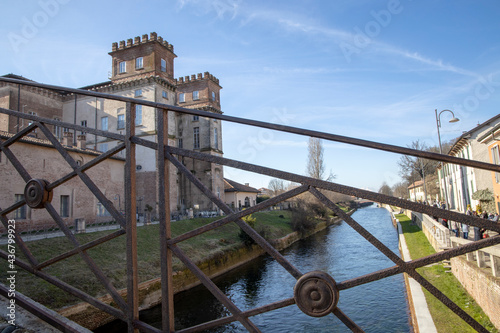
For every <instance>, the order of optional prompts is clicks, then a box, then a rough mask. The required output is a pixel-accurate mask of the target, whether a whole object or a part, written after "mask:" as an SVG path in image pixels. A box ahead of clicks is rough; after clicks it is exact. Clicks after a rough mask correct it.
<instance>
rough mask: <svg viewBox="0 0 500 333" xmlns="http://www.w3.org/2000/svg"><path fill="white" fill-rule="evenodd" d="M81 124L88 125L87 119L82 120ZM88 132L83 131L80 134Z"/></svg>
mask: <svg viewBox="0 0 500 333" xmlns="http://www.w3.org/2000/svg"><path fill="white" fill-rule="evenodd" d="M80 125H82V126H83V127H87V121H86V120H82V121H81V122H80ZM85 133H86V132H84V131H82V132H81V133H80V134H85Z"/></svg>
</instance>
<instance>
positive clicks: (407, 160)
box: [378, 140, 453, 199]
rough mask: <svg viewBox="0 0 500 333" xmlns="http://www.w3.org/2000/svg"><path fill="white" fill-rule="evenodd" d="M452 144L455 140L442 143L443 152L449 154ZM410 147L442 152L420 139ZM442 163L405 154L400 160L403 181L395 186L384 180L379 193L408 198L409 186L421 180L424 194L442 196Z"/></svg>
mask: <svg viewBox="0 0 500 333" xmlns="http://www.w3.org/2000/svg"><path fill="white" fill-rule="evenodd" d="M452 146H453V141H448V142H444V143H442V148H443V154H447V153H448V152H449V151H450V149H451V147H452ZM408 148H412V149H416V150H421V151H428V152H434V153H440V151H439V147H437V146H428V145H427V144H425V143H424V142H421V141H420V140H416V141H413V142H412V143H411V145H408ZM440 163H441V162H439V161H435V160H429V159H426V158H422V157H414V156H408V155H403V156H401V157H400V159H399V160H398V168H399V175H400V176H401V178H402V181H400V182H398V183H396V184H394V185H393V186H389V185H388V184H387V183H386V182H385V181H384V182H383V183H382V185H381V186H380V188H379V190H378V193H381V194H385V195H390V196H395V197H399V198H404V199H408V198H409V191H408V187H409V186H410V185H411V184H413V183H415V182H417V181H419V180H421V181H422V182H423V188H424V193H425V194H424V195H425V197H426V198H428V197H431V198H436V197H440V190H439V179H438V170H439V166H440Z"/></svg>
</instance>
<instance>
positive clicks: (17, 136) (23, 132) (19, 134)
mask: <svg viewBox="0 0 500 333" xmlns="http://www.w3.org/2000/svg"><path fill="white" fill-rule="evenodd" d="M35 128H36V125H35V123H32V124H31V125H28V127H26V128H24V129H22V130H20V131H19V132H17V133H16V134H14V136H13V137H11V138H9V139H7V140H5V141H4V142H2V143H0V145H2V146H3V147H8V146H10V145H12V144H13V143H15V142H16V141H19V140H21V139H22V138H23V137H24V136H25V135H27V134H28V133H29V132H31V131H32V130H34V129H35Z"/></svg>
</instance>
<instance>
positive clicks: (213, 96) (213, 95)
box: [212, 91, 215, 101]
mask: <svg viewBox="0 0 500 333" xmlns="http://www.w3.org/2000/svg"><path fill="white" fill-rule="evenodd" d="M212 101H215V91H212Z"/></svg>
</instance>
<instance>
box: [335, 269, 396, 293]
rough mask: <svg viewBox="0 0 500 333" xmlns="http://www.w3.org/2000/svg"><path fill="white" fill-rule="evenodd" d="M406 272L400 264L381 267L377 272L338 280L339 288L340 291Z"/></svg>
mask: <svg viewBox="0 0 500 333" xmlns="http://www.w3.org/2000/svg"><path fill="white" fill-rule="evenodd" d="M400 273H404V271H403V268H402V267H400V266H397V265H396V266H391V267H388V268H384V269H380V270H378V271H376V272H373V273H369V274H365V275H361V276H358V277H355V278H352V279H348V280H344V281H341V282H337V289H338V290H339V291H341V290H346V289H350V288H354V287H357V286H361V285H363V284H366V283H370V282H374V281H378V280H382V279H384V278H387V277H390V276H393V275H396V274H400Z"/></svg>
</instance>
